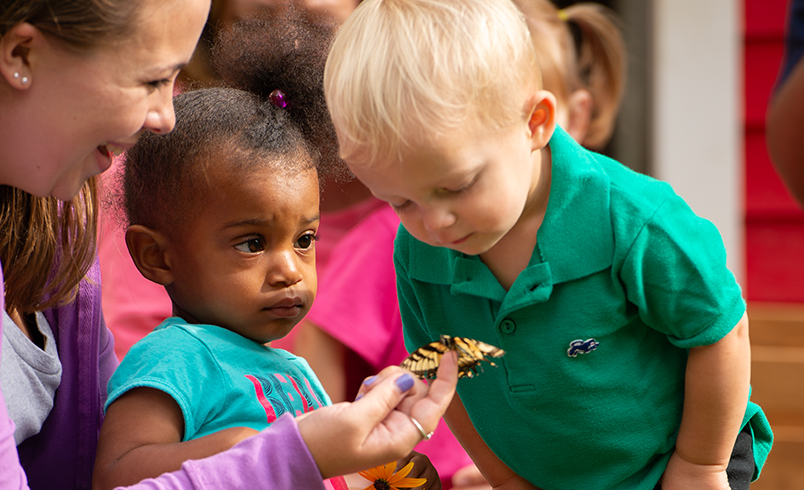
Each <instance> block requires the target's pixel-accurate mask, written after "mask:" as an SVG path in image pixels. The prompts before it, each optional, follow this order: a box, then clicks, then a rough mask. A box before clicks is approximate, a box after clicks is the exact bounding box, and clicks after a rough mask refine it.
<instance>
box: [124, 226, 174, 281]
mask: <svg viewBox="0 0 804 490" xmlns="http://www.w3.org/2000/svg"><path fill="white" fill-rule="evenodd" d="M169 245H170V239H169V238H168V237H167V236H165V235H164V234H162V233H160V232H158V231H156V230H152V229H151V228H148V227H146V226H142V225H132V226H129V227H128V229H127V230H126V246H128V253H129V254H130V255H131V259H132V260H133V261H134V265H136V266H137V269H139V271H140V274H142V275H143V277H145V278H146V279H148V280H149V281H153V282H155V283H157V284H161V285H162V286H168V285H170V284H172V283H173V272H172V271H171V269H170V260H169V259H168V257H167V253H166V252H167V250H168V246H169Z"/></svg>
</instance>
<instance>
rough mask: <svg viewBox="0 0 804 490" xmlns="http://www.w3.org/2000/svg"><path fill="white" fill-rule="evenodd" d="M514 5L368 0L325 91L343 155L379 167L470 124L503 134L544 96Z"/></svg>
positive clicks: (350, 26) (341, 45) (483, 0)
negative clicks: (532, 93) (530, 95)
mask: <svg viewBox="0 0 804 490" xmlns="http://www.w3.org/2000/svg"><path fill="white" fill-rule="evenodd" d="M540 85H541V80H540V78H539V67H538V62H537V60H536V54H535V51H534V48H533V45H532V43H531V40H530V34H529V32H528V28H527V25H526V24H525V21H524V18H523V15H522V13H521V12H520V11H519V10H518V9H517V8H516V7H515V6H514V5H513V4H512V3H511V2H510V0H460V1H458V0H366V1H364V2H362V3H361V4H360V5H359V6H358V7H357V9H356V10H355V11H354V13H352V15H350V16H349V18H348V19H347V20H346V22H345V23H344V25H343V26H342V27H341V29H340V31H339V32H338V34H337V35H336V37H335V40H334V42H333V44H332V48H331V50H330V54H329V59H328V61H327V67H326V70H325V73H324V91H325V93H326V97H327V104H328V105H329V108H330V112H331V113H332V117H333V122H334V124H335V127H336V129H337V131H338V139H339V142H340V145H341V147H340V149H341V156H343V157H345V158H346V159H359V160H362V161H368V162H373V161H376V160H378V159H381V158H397V157H398V154H399V151H400V150H401V149H402V148H403V147H404V146H409V145H411V144H412V143H414V142H416V141H421V140H426V141H429V140H432V139H434V138H437V137H438V135H439V134H442V133H443V132H445V131H447V130H450V129H453V128H456V127H459V126H460V125H462V124H464V123H466V121H467V120H468V119H469V118H477V119H478V120H479V121H481V122H483V123H486V124H490V125H492V126H495V127H505V126H507V125H508V124H510V123H511V122H513V121H515V120H516V119H517V118H519V117H521V116H522V112H523V110H524V107H523V99H522V95H523V93H524V91H525V90H528V89H532V88H540Z"/></svg>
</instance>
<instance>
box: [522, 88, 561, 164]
mask: <svg viewBox="0 0 804 490" xmlns="http://www.w3.org/2000/svg"><path fill="white" fill-rule="evenodd" d="M527 107H528V108H529V109H528V111H527V113H526V114H528V118H527V119H528V129H529V131H530V139H531V143H532V144H531V150H532V151H536V150H541V149H542V148H544V147H545V146H547V143H549V142H550V138H552V137H553V132H554V131H555V129H556V97H555V95H553V94H552V92H548V91H547V90H539V91H537V92H536V93H535V94H534V95H533V96H532V97H531V98H530V99H529V100H528V105H527Z"/></svg>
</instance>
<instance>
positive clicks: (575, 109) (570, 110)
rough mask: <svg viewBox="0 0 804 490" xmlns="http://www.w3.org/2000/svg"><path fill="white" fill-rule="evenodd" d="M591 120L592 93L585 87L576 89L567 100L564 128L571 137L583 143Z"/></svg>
mask: <svg viewBox="0 0 804 490" xmlns="http://www.w3.org/2000/svg"><path fill="white" fill-rule="evenodd" d="M591 120H592V94H590V93H589V91H588V90H586V89H578V90H576V91H575V92H573V93H572V95H570V97H569V99H568V100H567V127H566V128H564V130H566V131H567V133H568V134H569V135H570V136H572V139H574V140H575V141H577V142H578V143H581V144H583V140H584V138H586V133H587V132H588V131H589V122H590V121H591Z"/></svg>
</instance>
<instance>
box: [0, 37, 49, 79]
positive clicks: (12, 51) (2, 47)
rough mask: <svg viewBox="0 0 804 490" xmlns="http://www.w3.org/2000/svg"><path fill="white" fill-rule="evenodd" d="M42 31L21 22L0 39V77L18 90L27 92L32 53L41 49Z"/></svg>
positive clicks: (31, 77)
mask: <svg viewBox="0 0 804 490" xmlns="http://www.w3.org/2000/svg"><path fill="white" fill-rule="evenodd" d="M44 41H45V37H44V34H42V31H40V30H39V29H37V28H36V27H34V26H33V25H31V24H29V23H27V22H22V23H20V24H17V25H15V26H14V27H12V28H11V30H9V31H8V32H6V33H5V34H4V35H3V36H2V38H0V76H2V77H3V78H4V79H5V80H6V82H8V84H9V85H10V86H11V87H13V88H15V89H18V90H27V89H28V87H30V86H31V81H32V79H33V73H32V71H33V70H32V64H31V63H32V56H34V53H33V51H35V49H38V48H40V47H43V42H44Z"/></svg>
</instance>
